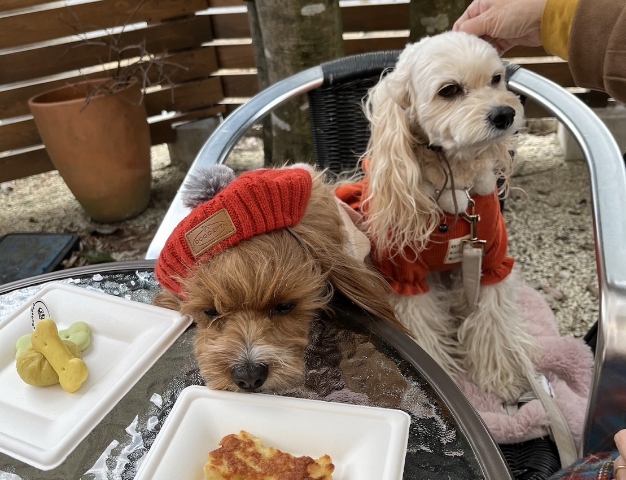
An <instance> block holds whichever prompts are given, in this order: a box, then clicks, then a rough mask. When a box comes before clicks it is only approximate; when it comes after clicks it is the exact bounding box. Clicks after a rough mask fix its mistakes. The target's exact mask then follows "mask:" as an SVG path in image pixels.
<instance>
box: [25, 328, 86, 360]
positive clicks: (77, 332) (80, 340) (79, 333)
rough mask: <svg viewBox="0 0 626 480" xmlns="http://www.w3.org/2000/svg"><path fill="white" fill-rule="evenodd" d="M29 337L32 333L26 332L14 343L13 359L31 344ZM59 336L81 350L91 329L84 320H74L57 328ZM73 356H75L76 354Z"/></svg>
mask: <svg viewBox="0 0 626 480" xmlns="http://www.w3.org/2000/svg"><path fill="white" fill-rule="evenodd" d="M31 337H32V333H28V334H26V335H23V336H22V337H20V339H19V340H18V341H17V343H16V344H15V360H17V359H18V358H20V356H21V355H22V353H24V352H25V351H26V350H27V349H28V348H29V347H30V346H31V342H30V338H31ZM59 337H61V340H68V341H70V342H72V343H74V344H76V345H78V348H80V350H81V351H83V350H85V349H86V348H87V347H88V346H89V344H90V343H91V329H90V328H89V325H87V324H86V323H85V322H75V323H72V324H71V325H70V326H69V327H68V328H66V329H65V330H59ZM74 356H75V357H76V356H77V355H74Z"/></svg>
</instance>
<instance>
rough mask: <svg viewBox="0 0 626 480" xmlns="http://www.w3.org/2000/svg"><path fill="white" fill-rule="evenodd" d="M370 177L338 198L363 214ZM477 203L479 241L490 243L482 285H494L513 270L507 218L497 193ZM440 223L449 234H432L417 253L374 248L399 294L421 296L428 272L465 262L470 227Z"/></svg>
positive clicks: (447, 218) (448, 220)
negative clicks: (466, 242)
mask: <svg viewBox="0 0 626 480" xmlns="http://www.w3.org/2000/svg"><path fill="white" fill-rule="evenodd" d="M367 184H368V181H367V177H366V178H365V179H364V180H363V181H361V182H359V183H355V184H350V185H342V186H340V187H337V189H336V190H335V194H336V195H337V197H338V198H339V199H340V200H342V201H344V202H345V203H347V204H348V205H350V207H352V208H353V209H354V210H356V211H357V212H359V213H361V214H363V215H367V211H363V208H362V206H363V204H362V200H363V199H364V198H365V196H366V190H367ZM472 198H473V200H474V202H475V203H476V213H477V214H479V215H480V221H479V222H478V238H479V239H480V240H485V241H486V242H487V244H486V249H485V256H484V257H483V261H482V275H481V280H480V283H481V285H493V284H495V283H498V282H501V281H502V280H504V279H505V278H506V277H507V276H508V275H509V274H510V273H511V271H512V270H513V263H514V260H513V259H512V258H510V257H507V255H506V253H507V248H508V242H507V233H506V225H505V223H504V217H503V216H502V213H501V212H500V204H499V201H498V195H497V192H495V191H494V193H493V194H491V195H485V196H476V197H472ZM440 223H441V224H445V225H447V226H448V227H449V228H448V231H447V232H445V233H440V232H439V231H435V232H433V233H432V234H431V237H430V240H429V242H428V244H427V245H426V248H425V249H424V250H423V251H421V252H419V253H418V254H415V253H414V252H413V251H412V250H411V249H410V248H408V247H407V248H406V249H405V251H404V255H399V254H398V252H392V254H389V252H377V251H376V246H375V245H372V259H373V261H374V264H375V265H376V267H377V268H378V270H379V271H380V272H381V273H382V274H383V275H385V277H386V278H387V281H388V282H389V284H390V285H391V287H392V288H393V289H394V291H395V292H396V293H399V294H401V295H418V294H420V293H426V292H428V285H427V284H426V282H425V279H426V276H427V275H428V273H429V272H431V271H432V272H442V271H446V270H450V269H452V268H454V267H458V266H459V265H460V264H461V261H462V251H463V250H462V249H463V244H462V240H463V239H464V238H469V237H470V228H471V227H470V224H469V222H467V221H465V220H464V219H463V218H461V217H459V218H458V220H457V222H456V225H454V226H452V225H453V224H454V215H452V214H448V213H443V214H442V215H441V222H440Z"/></svg>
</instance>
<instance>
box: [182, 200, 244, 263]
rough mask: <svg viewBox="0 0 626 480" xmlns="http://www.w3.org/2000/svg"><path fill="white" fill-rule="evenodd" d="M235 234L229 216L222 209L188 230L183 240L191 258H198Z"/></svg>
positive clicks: (235, 231)
mask: <svg viewBox="0 0 626 480" xmlns="http://www.w3.org/2000/svg"><path fill="white" fill-rule="evenodd" d="M235 233H237V229H236V228H235V225H234V224H233V221H232V219H231V218H230V215H229V214H228V212H227V211H226V209H225V208H222V209H221V210H220V211H219V212H216V213H214V214H213V215H211V216H210V217H209V218H207V219H206V220H204V221H203V222H202V223H200V224H199V225H197V226H195V227H194V228H193V229H191V230H189V231H188V232H187V233H186V234H185V240H187V245H189V248H190V249H191V253H192V254H193V256H194V257H198V256H200V255H202V254H203V253H204V252H206V251H207V250H209V249H211V248H213V247H214V246H215V245H217V244H218V243H219V242H221V241H222V240H226V239H227V238H228V237H230V236H231V235H233V234H235Z"/></svg>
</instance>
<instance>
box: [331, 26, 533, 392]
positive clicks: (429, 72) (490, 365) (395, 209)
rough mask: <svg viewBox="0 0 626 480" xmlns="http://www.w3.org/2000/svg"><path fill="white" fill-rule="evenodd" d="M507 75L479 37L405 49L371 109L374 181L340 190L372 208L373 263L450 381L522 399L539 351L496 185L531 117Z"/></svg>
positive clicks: (370, 175)
mask: <svg viewBox="0 0 626 480" xmlns="http://www.w3.org/2000/svg"><path fill="white" fill-rule="evenodd" d="M504 76H505V67H504V65H503V63H502V61H501V59H500V57H499V56H498V54H497V52H496V50H495V49H494V48H492V47H491V46H490V45H489V44H488V43H487V42H485V41H483V40H480V39H479V38H477V37H474V36H470V35H467V34H464V33H456V32H454V33H453V32H447V33H444V34H441V35H437V36H433V37H427V38H425V39H423V40H421V41H419V42H418V43H415V44H411V45H408V46H407V47H406V49H405V50H404V51H403V52H402V53H401V55H400V57H399V60H398V63H397V65H396V67H395V69H394V70H393V71H392V72H391V73H389V74H387V75H386V76H385V77H384V78H382V80H381V81H380V82H379V83H378V84H377V85H376V86H375V87H374V88H372V89H371V91H370V94H369V97H368V100H367V102H366V105H365V110H366V115H367V117H368V119H369V121H370V123H371V139H370V143H369V146H368V151H367V153H366V155H365V157H366V158H364V161H363V167H364V170H365V177H364V178H363V180H362V181H361V182H360V183H357V184H350V185H343V186H340V187H339V188H338V189H337V192H336V193H337V195H338V196H339V197H340V198H342V199H343V200H344V201H347V202H348V203H350V204H351V205H352V206H353V208H356V209H358V210H360V211H361V213H362V214H363V216H364V222H363V225H364V228H366V229H367V233H368V235H369V237H370V239H371V242H372V246H373V249H372V250H373V258H374V262H375V263H376V265H377V266H378V268H379V269H380V270H381V271H382V272H383V273H384V274H385V275H386V276H387V278H388V279H389V281H390V283H391V285H392V287H393V289H394V291H395V294H394V295H393V302H394V304H395V308H396V312H397V314H398V315H399V318H400V320H401V321H402V322H403V323H404V325H405V326H406V327H408V329H409V330H410V331H411V332H412V333H413V334H414V336H415V338H416V339H417V341H418V343H419V344H420V345H421V346H422V347H423V348H424V349H425V350H426V351H427V352H428V353H429V354H430V355H431V356H432V357H433V358H434V359H435V360H437V361H438V363H439V364H440V365H441V366H442V367H443V368H444V369H445V370H446V371H447V372H448V373H449V374H450V375H452V376H453V377H457V378H458V376H459V375H467V376H468V377H469V379H470V380H472V381H473V382H474V383H476V384H477V385H479V386H480V387H482V388H483V389H484V390H486V391H489V392H492V393H495V394H497V395H498V396H500V397H501V398H502V399H504V400H506V401H514V400H516V399H517V398H518V397H519V395H520V394H521V393H523V392H526V391H529V390H530V386H529V382H528V381H527V378H528V376H529V375H532V374H533V371H534V368H533V364H532V360H533V358H534V356H535V354H536V348H535V346H534V342H533V340H532V338H531V337H530V335H528V334H527V333H526V332H525V331H524V329H523V325H522V318H521V314H520V312H519V309H518V304H517V300H516V282H515V280H514V279H513V275H512V274H511V271H512V267H513V260H512V259H511V258H508V257H507V256H506V250H507V239H506V227H505V225H504V219H503V217H502V215H501V213H500V209H499V203H498V195H497V194H498V191H497V187H496V180H497V178H499V177H502V178H505V179H507V178H508V175H510V172H511V163H512V159H511V154H510V153H509V150H510V149H511V140H512V135H513V134H514V133H515V132H516V131H518V130H519V129H520V127H522V126H523V123H524V118H523V109H522V105H521V103H520V101H519V99H518V98H517V96H516V95H514V94H513V93H511V92H509V91H507V89H506V85H505V79H504ZM472 224H473V227H472ZM477 252H479V253H477ZM481 263H482V264H481ZM472 266H473V267H472ZM472 268H474V269H475V270H476V271H474V272H473V273H472V272H471V270H472ZM466 270H467V271H466ZM461 272H462V273H461Z"/></svg>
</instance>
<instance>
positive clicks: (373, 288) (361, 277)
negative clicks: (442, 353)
mask: <svg viewBox="0 0 626 480" xmlns="http://www.w3.org/2000/svg"><path fill="white" fill-rule="evenodd" d="M328 280H329V281H330V283H331V284H332V285H333V287H335V288H336V289H337V290H339V291H340V292H341V293H342V294H344V295H345V296H346V297H347V298H349V299H350V300H352V301H353V302H354V303H355V304H356V305H358V306H359V307H361V308H362V309H363V310H365V311H367V312H369V313H371V314H372V315H374V316H376V317H378V318H381V319H383V320H386V321H387V322H389V323H391V324H393V325H394V326H395V327H396V328H397V329H398V330H400V331H401V332H404V333H406V334H409V332H408V330H407V329H406V328H405V327H404V325H402V324H401V323H400V322H399V321H398V319H397V317H396V314H395V311H394V309H393V307H392V305H391V303H390V302H389V296H390V295H391V288H390V287H389V284H388V283H387V282H386V281H385V280H384V279H383V278H382V277H381V276H380V275H379V274H378V273H377V272H375V271H373V270H372V269H370V268H369V267H368V266H367V265H365V264H364V263H362V262H359V261H358V260H353V259H351V258H346V257H344V261H343V262H335V263H334V264H333V265H332V266H331V267H330V272H329V278H328Z"/></svg>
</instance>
